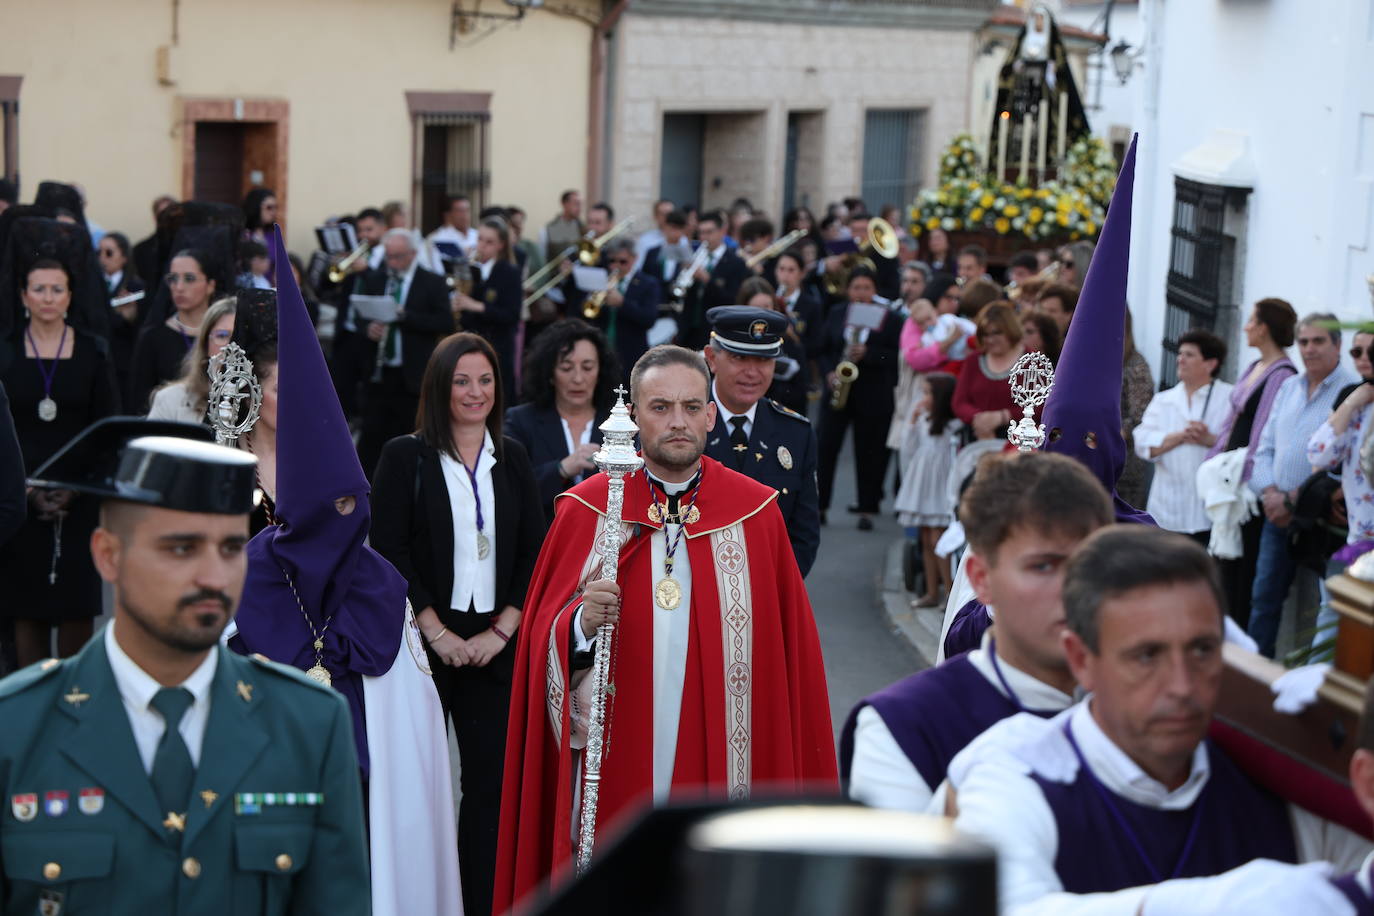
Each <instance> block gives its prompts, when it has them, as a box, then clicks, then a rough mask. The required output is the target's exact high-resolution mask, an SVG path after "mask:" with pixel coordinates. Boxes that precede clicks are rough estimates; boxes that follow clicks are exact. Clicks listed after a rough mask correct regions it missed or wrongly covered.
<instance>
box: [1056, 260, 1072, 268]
mask: <svg viewBox="0 0 1374 916" xmlns="http://www.w3.org/2000/svg"><path fill="white" fill-rule="evenodd" d="M1059 266H1060V267H1069V268H1072V267H1073V261H1060V262H1059Z"/></svg>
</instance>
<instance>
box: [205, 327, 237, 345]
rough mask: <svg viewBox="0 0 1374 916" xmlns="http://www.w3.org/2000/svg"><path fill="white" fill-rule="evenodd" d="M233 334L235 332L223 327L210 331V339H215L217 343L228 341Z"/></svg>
mask: <svg viewBox="0 0 1374 916" xmlns="http://www.w3.org/2000/svg"><path fill="white" fill-rule="evenodd" d="M233 336H234V332H233V331H230V330H227V329H225V328H221V329H219V330H218V331H211V332H210V339H211V340H213V341H214V342H215V343H228V342H229V338H231V337H233Z"/></svg>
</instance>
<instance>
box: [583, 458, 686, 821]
mask: <svg viewBox="0 0 1374 916" xmlns="http://www.w3.org/2000/svg"><path fill="white" fill-rule="evenodd" d="M645 474H648V471H645ZM690 483H691V481H690V480H688V481H683V482H682V483H667V482H664V481H659V486H661V487H662V488H663V489H664V491H665V492H667V493H669V494H680V493H683V492H685V491H686V489H687V486H688V484H690ZM677 533H678V526H677V525H671V524H665V525H664V526H663V528H662V530H660V531H655V532H653V533H652V538H653V540H652V542H651V544H650V546H651V547H652V549H653V557H652V559H651V562H652V564H653V565H652V567H651V572H650V575H649V588H650V594H649V595H647V596H646V598H647V600H648V603H649V607H650V608H651V609H652V610H653V615H654V685H653V689H654V758H653V759H654V803H655V804H662V803H664V802H665V801H667V800H668V791H669V790H670V789H671V788H672V785H673V764H674V763H675V762H676V760H677V731H678V723H679V722H680V721H681V719H682V685H683V682H684V681H685V680H686V677H687V645H688V643H689V642H690V641H691V636H692V628H691V621H692V617H691V610H692V564H691V561H690V560H689V559H688V557H687V535H686V533H685V532H684V533H683V534H682V536H681V537H680V538H679V539H678V542H677V550H676V552H675V553H674V554H673V578H674V579H675V580H677V584H678V586H679V587H680V588H681V589H682V600H681V601H680V602H678V606H677V607H676V608H674V609H673V610H664V609H663V608H661V607H659V606H658V602H657V601H655V600H654V597H653V592H652V589H653V585H654V583H655V582H657V581H658V580H660V579H662V578H663V577H664V576H666V575H667V574H668V567H667V564H666V562H665V561H666V559H667V557H668V540H669V539H670V538H672V537H673V536H675V535H676V534H677ZM627 606H628V604H622V607H627ZM573 635H574V637H575V641H576V648H577V651H579V652H585V651H587V649H588V648H590V647H591V644H592V641H591V640H590V639H588V638H587V636H586V634H585V633H583V631H582V610H581V609H580V608H579V609H578V611H577V614H576V615H575V616H574V617H573Z"/></svg>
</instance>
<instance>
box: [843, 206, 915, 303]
mask: <svg viewBox="0 0 1374 916" xmlns="http://www.w3.org/2000/svg"><path fill="white" fill-rule="evenodd" d="M898 247H899V246H898V243H897V230H896V229H893V228H892V224H891V223H889V222H888V221H887V220H885V219H882V218H880V217H876V216H875V217H873V218H872V219H870V220H869V221H868V238H866V239H864V240H863V243H862V244H860V245H859V247H858V249H857V250H855V251H851V252H849V253H848V254H846V255H845V256H844V258H843V260H842V262H841V264H840V266H839V267H838V268H836V269H835V270H830V271H826V274H825V291H826V292H827V293H829V294H830V295H832V296H839V295H841V294H842V293H844V288H845V286H847V285H848V284H849V274H850V272H851V271H852V270H853V269H854V268H855V267H858V266H860V265H862V266H864V267H867V268H868V269H869V270H872V269H873V259H872V258H870V257H869V255H871V254H874V253H876V254H878V255H879V256H880V257H884V258H888V259H891V258H895V257H897V251H898Z"/></svg>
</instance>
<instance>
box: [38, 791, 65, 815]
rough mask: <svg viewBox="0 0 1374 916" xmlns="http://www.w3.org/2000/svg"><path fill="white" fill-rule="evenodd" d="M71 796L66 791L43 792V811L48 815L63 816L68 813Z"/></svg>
mask: <svg viewBox="0 0 1374 916" xmlns="http://www.w3.org/2000/svg"><path fill="white" fill-rule="evenodd" d="M70 800H71V796H70V795H69V794H68V793H66V792H45V793H43V811H44V812H45V813H46V814H47V815H48V817H61V816H62V815H64V814H66V813H67V808H68V807H69V806H70Z"/></svg>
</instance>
